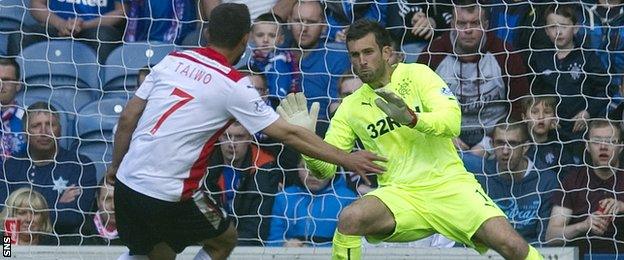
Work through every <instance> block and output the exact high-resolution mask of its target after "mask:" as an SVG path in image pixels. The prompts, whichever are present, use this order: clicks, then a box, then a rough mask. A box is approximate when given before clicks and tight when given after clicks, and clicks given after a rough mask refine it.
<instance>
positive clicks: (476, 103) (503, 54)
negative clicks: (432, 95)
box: [418, 0, 529, 155]
mask: <svg viewBox="0 0 624 260" xmlns="http://www.w3.org/2000/svg"><path fill="white" fill-rule="evenodd" d="M487 19H488V11H487V9H485V8H483V7H481V6H480V5H477V4H476V1H475V0H473V1H471V0H459V1H457V5H455V7H454V16H453V20H452V22H451V24H452V30H451V31H450V32H449V33H445V34H443V35H442V36H441V37H440V38H438V39H436V40H434V41H433V42H432V43H431V44H430V45H429V47H428V48H427V50H428V52H423V53H422V54H421V55H420V56H419V57H418V62H419V63H425V64H428V65H429V66H430V67H431V68H432V69H433V70H435V71H436V72H437V73H438V74H439V75H440V76H441V77H442V79H444V81H445V82H446V83H447V84H448V86H449V87H450V88H451V91H453V94H455V96H456V97H457V99H458V101H459V103H460V105H461V110H462V129H461V133H460V136H459V138H456V139H455V145H456V146H457V148H458V149H459V150H461V151H469V150H471V151H472V152H474V153H477V154H480V155H483V154H484V151H483V149H484V148H486V147H487V145H488V144H489V141H488V139H487V138H486V136H487V135H488V134H489V133H490V132H491V130H492V127H493V126H494V124H495V123H496V122H498V121H499V120H501V119H503V118H508V116H509V115H510V113H511V116H512V117H513V118H519V117H520V114H519V112H520V109H519V107H518V106H519V105H520V104H519V102H516V101H515V100H516V99H518V98H519V97H521V96H524V95H526V94H527V93H528V88H529V87H528V82H527V80H526V78H525V77H523V76H521V75H522V74H524V73H525V72H526V69H525V67H524V65H523V63H522V59H521V57H520V56H518V55H517V54H515V53H509V52H507V51H506V50H509V47H508V46H505V44H504V43H503V42H502V41H501V40H499V39H498V38H496V36H495V35H494V33H493V32H491V31H490V32H486V30H487V29H488V20H487ZM510 104H513V106H510Z"/></svg>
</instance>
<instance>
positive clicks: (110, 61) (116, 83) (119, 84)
mask: <svg viewBox="0 0 624 260" xmlns="http://www.w3.org/2000/svg"><path fill="white" fill-rule="evenodd" d="M173 50H174V45H172V44H168V43H156V42H150V43H147V42H131V43H125V44H124V45H122V46H119V47H117V48H116V49H115V50H113V51H112V52H111V53H110V55H109V56H108V58H107V59H106V64H105V65H104V69H103V71H102V73H103V75H102V78H103V79H104V80H103V82H104V84H103V85H102V90H104V91H108V90H121V89H128V90H129V89H134V88H135V87H136V79H137V73H138V71H139V69H141V68H143V67H144V66H146V65H155V64H156V63H158V62H159V61H160V60H162V59H163V58H164V57H165V56H167V54H169V53H170V52H172V51H173Z"/></svg>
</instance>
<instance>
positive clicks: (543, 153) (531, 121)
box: [522, 96, 582, 178]
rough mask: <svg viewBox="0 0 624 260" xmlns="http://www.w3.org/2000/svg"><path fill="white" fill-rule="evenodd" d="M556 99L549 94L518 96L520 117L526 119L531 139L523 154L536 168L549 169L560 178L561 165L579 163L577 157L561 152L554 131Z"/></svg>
mask: <svg viewBox="0 0 624 260" xmlns="http://www.w3.org/2000/svg"><path fill="white" fill-rule="evenodd" d="M557 100H558V99H557V98H556V97H553V96H532V97H526V98H524V99H522V119H523V120H525V121H526V122H527V127H528V131H529V133H530V138H529V139H531V140H532V141H533V142H532V145H531V146H530V147H529V150H528V151H527V156H528V157H529V159H531V160H532V161H533V162H534V163H535V167H537V168H538V169H540V170H551V171H553V172H555V173H557V177H559V178H561V177H563V175H560V174H562V173H563V172H561V171H560V170H561V168H562V167H565V166H571V164H580V163H581V159H582V158H579V157H575V156H572V155H571V154H567V153H564V152H563V144H562V143H561V142H560V141H559V140H558V136H557V133H556V130H557V128H558V126H559V120H558V119H557V117H556V116H555V109H556V107H557V103H558V101H557Z"/></svg>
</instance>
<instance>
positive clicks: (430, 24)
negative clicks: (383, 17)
mask: <svg viewBox="0 0 624 260" xmlns="http://www.w3.org/2000/svg"><path fill="white" fill-rule="evenodd" d="M452 17H453V9H452V5H451V1H448V0H443V1H435V2H433V3H432V2H431V1H423V0H391V1H390V4H389V5H388V18H387V22H386V28H388V30H390V33H391V34H392V38H393V39H394V41H396V42H398V43H399V45H404V44H412V43H416V44H418V45H421V47H424V46H425V45H427V44H429V43H430V42H431V40H433V39H434V38H435V37H437V36H440V35H441V34H442V33H444V31H445V30H448V29H449V28H451V19H452Z"/></svg>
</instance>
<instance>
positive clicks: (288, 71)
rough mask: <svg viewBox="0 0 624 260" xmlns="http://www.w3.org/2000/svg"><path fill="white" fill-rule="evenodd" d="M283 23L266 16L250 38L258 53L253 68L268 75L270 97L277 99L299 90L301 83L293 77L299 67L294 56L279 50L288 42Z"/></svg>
mask: <svg viewBox="0 0 624 260" xmlns="http://www.w3.org/2000/svg"><path fill="white" fill-rule="evenodd" d="M283 23H284V22H283V21H282V20H281V19H280V18H279V17H277V16H275V15H273V14H271V13H265V14H262V15H260V16H258V18H257V19H256V20H255V21H254V23H253V25H252V27H251V36H250V37H251V43H252V45H253V47H254V50H253V56H252V58H251V59H249V64H248V65H249V68H256V69H254V70H257V71H259V72H263V73H264V75H265V76H266V81H267V85H268V88H269V95H271V97H272V98H274V99H275V100H279V99H280V98H284V97H286V95H287V94H288V93H291V92H296V91H297V90H298V88H299V86H298V84H299V81H298V80H296V79H295V78H296V77H295V76H294V75H293V74H292V72H293V71H295V68H296V67H298V66H299V65H298V64H295V58H294V57H293V53H292V52H291V51H288V50H283V49H279V48H278V47H279V46H281V45H282V44H283V43H284V30H283V26H282V24H283ZM276 106H277V105H276Z"/></svg>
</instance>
